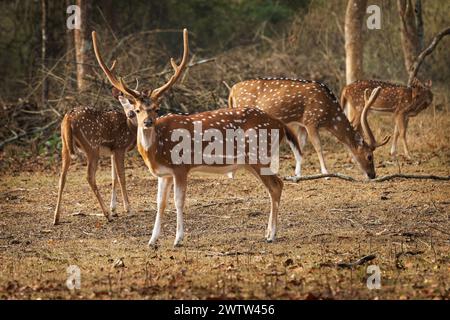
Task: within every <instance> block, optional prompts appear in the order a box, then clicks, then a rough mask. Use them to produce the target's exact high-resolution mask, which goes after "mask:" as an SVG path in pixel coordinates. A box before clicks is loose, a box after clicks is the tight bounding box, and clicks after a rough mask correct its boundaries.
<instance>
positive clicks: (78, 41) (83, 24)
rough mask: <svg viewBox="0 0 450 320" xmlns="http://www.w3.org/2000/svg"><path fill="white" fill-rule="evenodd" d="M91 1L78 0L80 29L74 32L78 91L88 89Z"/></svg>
mask: <svg viewBox="0 0 450 320" xmlns="http://www.w3.org/2000/svg"><path fill="white" fill-rule="evenodd" d="M88 1H89V0H77V5H78V6H79V7H80V16H81V17H80V29H75V30H74V44H75V60H76V63H77V86H78V91H84V90H85V89H86V88H87V83H86V74H87V72H88V70H87V69H88V68H87V65H86V64H87V49H88V40H87V29H88V27H87V23H88V14H89V12H88V11H89V6H88Z"/></svg>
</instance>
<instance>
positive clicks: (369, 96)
mask: <svg viewBox="0 0 450 320" xmlns="http://www.w3.org/2000/svg"><path fill="white" fill-rule="evenodd" d="M380 91H381V87H377V88H375V89H373V90H372V92H370V90H369V89H366V90H364V109H363V111H362V113H361V126H362V129H363V131H364V134H365V135H366V136H367V139H368V145H369V146H370V147H372V148H373V149H376V148H378V147H381V146H383V145H385V144H386V143H388V141H389V139H390V138H391V137H390V136H386V137H384V139H383V141H382V142H380V143H377V142H376V140H375V137H374V135H373V132H372V129H370V126H369V123H368V121H367V114H368V113H369V109H370V107H371V106H372V105H373V103H374V102H375V100H376V99H377V97H378V95H379V94H380Z"/></svg>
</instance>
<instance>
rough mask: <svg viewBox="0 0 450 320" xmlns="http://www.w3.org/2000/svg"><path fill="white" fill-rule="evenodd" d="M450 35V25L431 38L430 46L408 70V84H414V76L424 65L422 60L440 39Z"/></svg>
mask: <svg viewBox="0 0 450 320" xmlns="http://www.w3.org/2000/svg"><path fill="white" fill-rule="evenodd" d="M448 35H450V27H447V28H445V29H444V30H442V31H440V32H439V33H437V34H436V35H435V36H434V37H433V40H431V42H430V44H429V45H428V47H426V48H425V49H424V50H423V51H422V52H421V53H420V54H419V55H418V56H417V59H416V60H415V61H414V63H413V64H412V66H411V69H410V70H408V72H409V74H408V85H412V83H413V80H414V78H415V77H416V76H417V73H418V72H419V68H420V66H421V65H422V62H423V61H424V60H425V58H426V57H427V56H428V55H429V54H431V53H432V52H433V50H434V49H435V48H436V46H437V45H438V43H439V41H441V39H442V38H443V37H445V36H448Z"/></svg>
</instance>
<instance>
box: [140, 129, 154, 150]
mask: <svg viewBox="0 0 450 320" xmlns="http://www.w3.org/2000/svg"><path fill="white" fill-rule="evenodd" d="M154 140H155V129H154V128H150V129H145V130H144V128H142V127H139V128H138V143H139V144H140V145H141V146H142V147H143V148H144V150H145V151H148V150H149V149H150V147H151V146H152V144H153V143H154Z"/></svg>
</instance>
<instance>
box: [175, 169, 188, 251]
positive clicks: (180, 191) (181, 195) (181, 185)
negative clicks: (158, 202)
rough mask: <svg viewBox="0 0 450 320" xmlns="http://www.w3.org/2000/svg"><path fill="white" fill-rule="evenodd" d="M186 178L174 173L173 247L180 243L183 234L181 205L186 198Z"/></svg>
mask: <svg viewBox="0 0 450 320" xmlns="http://www.w3.org/2000/svg"><path fill="white" fill-rule="evenodd" d="M186 180H187V176H186V175H176V176H175V179H174V186H173V191H174V200H175V201H174V202H175V207H176V209H177V234H176V236H175V242H174V243H173V246H174V247H177V246H180V245H181V241H183V236H184V225H183V207H184V200H185V198H186Z"/></svg>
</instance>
